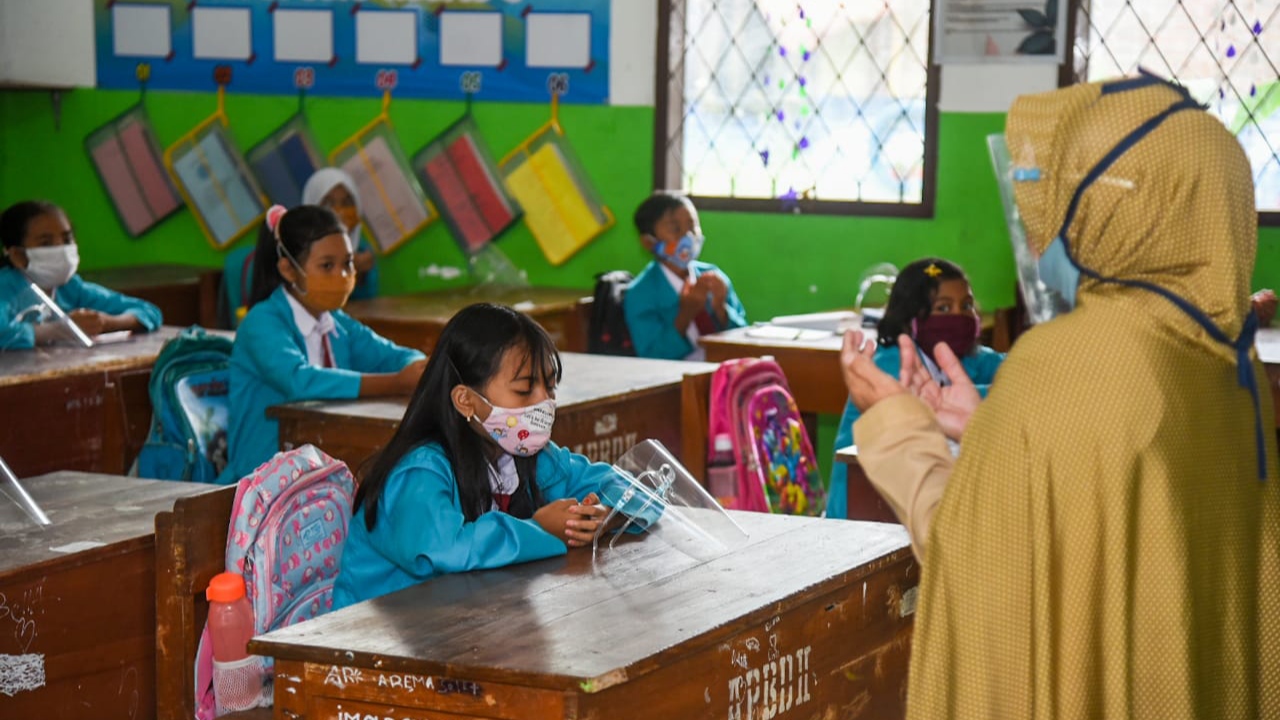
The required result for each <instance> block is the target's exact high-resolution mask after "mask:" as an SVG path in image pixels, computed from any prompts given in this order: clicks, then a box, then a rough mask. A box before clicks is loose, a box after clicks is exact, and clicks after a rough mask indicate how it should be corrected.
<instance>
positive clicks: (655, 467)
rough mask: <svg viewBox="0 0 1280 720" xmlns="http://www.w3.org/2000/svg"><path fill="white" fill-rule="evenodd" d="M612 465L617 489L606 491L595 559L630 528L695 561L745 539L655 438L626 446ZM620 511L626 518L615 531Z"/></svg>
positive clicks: (727, 516) (601, 556)
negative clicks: (605, 508) (606, 511)
mask: <svg viewBox="0 0 1280 720" xmlns="http://www.w3.org/2000/svg"><path fill="white" fill-rule="evenodd" d="M614 469H615V470H617V471H618V480H617V487H614V488H609V489H606V491H605V495H606V496H608V497H609V498H610V500H611V501H612V504H613V509H612V510H611V511H610V512H609V514H608V516H606V518H605V521H604V522H603V523H601V524H600V530H598V531H597V532H596V536H595V539H594V540H593V542H592V544H591V553H592V560H593V562H598V561H599V560H601V559H602V558H603V557H606V556H605V555H604V554H602V552H601V551H602V548H601V545H602V544H604V545H605V547H606V548H607V549H611V548H613V546H614V545H615V544H617V542H618V539H619V538H620V537H622V536H623V535H624V534H625V533H626V532H627V531H628V530H630V529H632V528H639V529H641V530H643V531H644V532H646V533H648V534H649V535H650V536H653V537H656V538H657V539H659V540H661V541H662V542H663V543H664V544H666V545H669V546H671V547H672V548H674V549H676V550H679V551H680V552H682V553H684V554H685V555H688V556H689V557H691V558H693V559H694V560H698V561H706V560H710V559H712V558H715V557H718V556H720V555H723V554H725V553H726V552H728V551H730V550H732V549H733V548H735V547H738V546H739V545H741V544H743V543H744V542H746V540H747V533H746V531H744V530H743V529H742V527H741V526H739V525H738V523H736V522H734V520H733V518H732V517H730V516H729V514H728V513H726V512H725V511H724V508H722V507H720V504H719V503H718V502H716V500H715V498H713V497H711V495H709V494H708V493H707V491H706V490H705V489H703V487H702V485H700V484H699V483H698V482H697V481H696V480H694V478H693V476H692V475H690V474H689V471H688V470H686V469H685V467H684V465H682V464H680V461H679V460H676V459H675V457H673V456H672V455H671V453H670V452H669V451H668V450H667V449H666V448H665V447H664V446H663V445H662V443H660V442H658V441H657V440H645V441H644V442H641V443H639V444H638V445H636V446H635V447H633V448H631V449H630V450H628V451H627V452H626V453H625V454H624V455H623V456H622V457H620V458H618V460H617V462H616V463H615V464H614ZM619 515H621V516H622V517H623V518H624V520H623V521H622V524H621V526H620V527H618V529H617V530H616V531H614V530H613V529H612V528H614V527H617V523H616V522H614V521H615V519H616V518H617V516H619ZM606 528H608V529H606ZM610 534H612V537H608V536H609V535H610Z"/></svg>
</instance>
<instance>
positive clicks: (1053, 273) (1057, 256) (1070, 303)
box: [1036, 237, 1080, 308]
mask: <svg viewBox="0 0 1280 720" xmlns="http://www.w3.org/2000/svg"><path fill="white" fill-rule="evenodd" d="M1036 268H1037V269H1038V270H1039V271H1040V281H1041V282H1043V283H1044V284H1045V285H1046V286H1048V288H1049V289H1050V290H1053V291H1055V292H1057V293H1058V294H1059V295H1061V296H1062V299H1063V300H1065V301H1066V302H1067V307H1072V308H1074V307H1075V306H1076V288H1077V287H1078V286H1079V285H1080V269H1079V268H1077V267H1076V266H1075V265H1073V264H1072V263H1071V258H1069V257H1067V246H1066V244H1065V243H1063V242H1062V238H1060V237H1058V238H1054V239H1053V242H1051V243H1049V247H1047V248H1045V249H1044V254H1043V255H1041V256H1040V259H1039V260H1038V261H1037V262H1036Z"/></svg>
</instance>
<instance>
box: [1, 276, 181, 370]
mask: <svg viewBox="0 0 1280 720" xmlns="http://www.w3.org/2000/svg"><path fill="white" fill-rule="evenodd" d="M53 301H54V302H56V303H57V304H58V307H60V308H62V309H63V310H64V311H66V312H71V311H72V310H80V309H85V310H97V311H98V312H103V313H106V314H108V315H126V314H127V315H132V316H134V317H136V318H138V322H140V323H142V326H143V327H144V328H146V329H147V332H151V331H152V330H155V329H156V328H158V327H160V322H161V318H160V308H158V307H156V306H155V305H152V304H151V303H149V302H147V301H146V300H139V299H137V298H132V297H129V296H128V295H122V294H120V293H118V292H116V291H115V290H108V289H107V288H104V287H102V286H101V285H97V284H95V283H91V282H86V281H85V280H83V279H81V277H80V276H79V275H72V276H71V279H70V280H68V281H67V284H66V285H63V286H62V287H60V288H58V289H56V290H54V292H53ZM33 302H35V296H34V295H32V294H31V292H30V291H29V290H28V285H27V276H26V275H23V274H22V271H21V270H19V269H17V268H15V267H13V266H12V265H9V266H6V267H3V268H0V322H3V323H4V325H3V326H0V350H14V349H21V348H32V347H35V344H36V330H35V326H34V325H32V324H31V322H29V321H27V319H26V317H25V311H26V310H27V309H29V308H30V307H31V305H32V303H33ZM20 315H22V316H23V317H20Z"/></svg>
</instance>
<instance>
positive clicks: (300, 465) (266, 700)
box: [195, 445, 355, 720]
mask: <svg viewBox="0 0 1280 720" xmlns="http://www.w3.org/2000/svg"><path fill="white" fill-rule="evenodd" d="M354 495H355V481H354V479H353V478H352V476H351V471H350V470H348V469H347V466H346V464H345V463H343V462H341V461H339V460H335V459H333V458H331V457H329V456H328V455H326V454H325V453H323V452H321V451H320V450H318V449H316V447H315V446H312V445H303V446H302V447H300V448H296V449H294V450H289V451H286V452H280V453H276V455H275V456H274V457H272V458H271V459H270V460H268V461H267V462H266V463H264V464H263V465H261V466H259V467H258V469H257V470H255V471H254V472H253V474H252V475H249V476H247V477H245V478H242V479H241V480H240V483H239V485H238V487H237V488H236V497H235V501H234V503H233V504H232V506H231V526H230V529H229V531H228V533H227V560H226V569H227V572H234V573H239V574H241V575H243V576H244V580H245V596H246V597H248V599H249V604H250V605H252V606H253V618H254V629H255V631H256V633H257V634H262V633H265V632H268V631H270V630H274V629H276V628H281V627H286V626H288V625H293V624H294V623H297V622H301V621H303V620H308V619H310V618H313V617H316V616H317V615H322V614H324V613H326V612H328V611H329V610H331V609H332V608H333V582H334V579H335V578H336V577H337V575H338V566H339V564H340V561H341V560H342V548H343V545H344V544H345V542H346V539H347V525H348V524H349V523H350V521H351V506H352V498H353V497H354ZM260 666H261V672H262V675H263V681H264V688H263V695H262V704H264V705H269V704H270V702H271V695H270V692H269V687H270V686H269V684H267V683H268V682H269V680H270V678H271V675H272V667H271V665H270V660H269V659H266V658H262V659H261V661H260ZM195 674H196V683H195V688H196V717H197V718H198V719H199V720H210V719H211V718H213V717H214V716H215V712H216V710H215V702H214V692H213V684H214V681H215V678H214V672H213V645H212V644H211V643H210V642H209V628H208V626H207V625H206V626H205V631H204V634H203V635H202V636H201V637H200V647H199V650H198V652H197V653H196V667H195ZM242 709H243V708H242Z"/></svg>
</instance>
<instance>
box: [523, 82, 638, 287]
mask: <svg viewBox="0 0 1280 720" xmlns="http://www.w3.org/2000/svg"><path fill="white" fill-rule="evenodd" d="M551 108H552V110H551V113H552V117H551V121H550V122H548V123H547V124H546V125H544V126H542V127H541V128H539V129H538V131H537V132H535V133H534V134H533V135H531V136H530V137H529V138H528V139H527V140H525V141H524V142H523V143H521V144H520V145H519V146H518V147H516V149H515V150H512V151H511V153H509V154H508V155H507V156H506V157H505V158H503V159H502V162H501V163H499V166H500V168H501V171H502V174H503V177H504V179H505V180H506V184H507V189H508V190H510V191H511V194H512V195H514V196H515V198H516V201H517V202H519V203H520V206H521V207H522V208H523V209H524V218H525V224H527V225H528V226H529V230H530V231H531V232H532V233H533V237H534V239H535V240H537V241H538V246H539V247H541V248H542V254H543V255H545V256H546V258H547V262H549V263H551V264H552V265H560V264H562V263H564V261H565V260H568V259H569V258H570V257H571V256H572V255H573V254H574V253H576V252H578V251H579V250H581V249H582V248H583V247H584V246H586V244H587V243H589V242H591V241H592V240H594V239H595V238H596V237H597V236H599V235H600V233H602V232H604V231H605V230H607V229H609V228H610V227H611V226H612V225H613V223H614V217H613V212H612V211H610V210H609V208H608V207H606V206H605V205H604V204H603V203H601V202H600V200H599V196H598V195H597V193H596V191H595V188H594V187H593V186H592V185H591V182H590V179H589V178H588V177H587V174H586V172H585V171H583V170H582V167H581V165H580V164H579V163H578V160H577V157H576V156H575V155H574V153H573V148H572V147H571V146H570V145H569V141H568V139H567V138H566V137H565V135H564V132H563V131H562V130H561V129H560V123H559V122H558V121H557V120H556V110H557V103H556V101H555V100H554V99H553V100H552V104H551Z"/></svg>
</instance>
